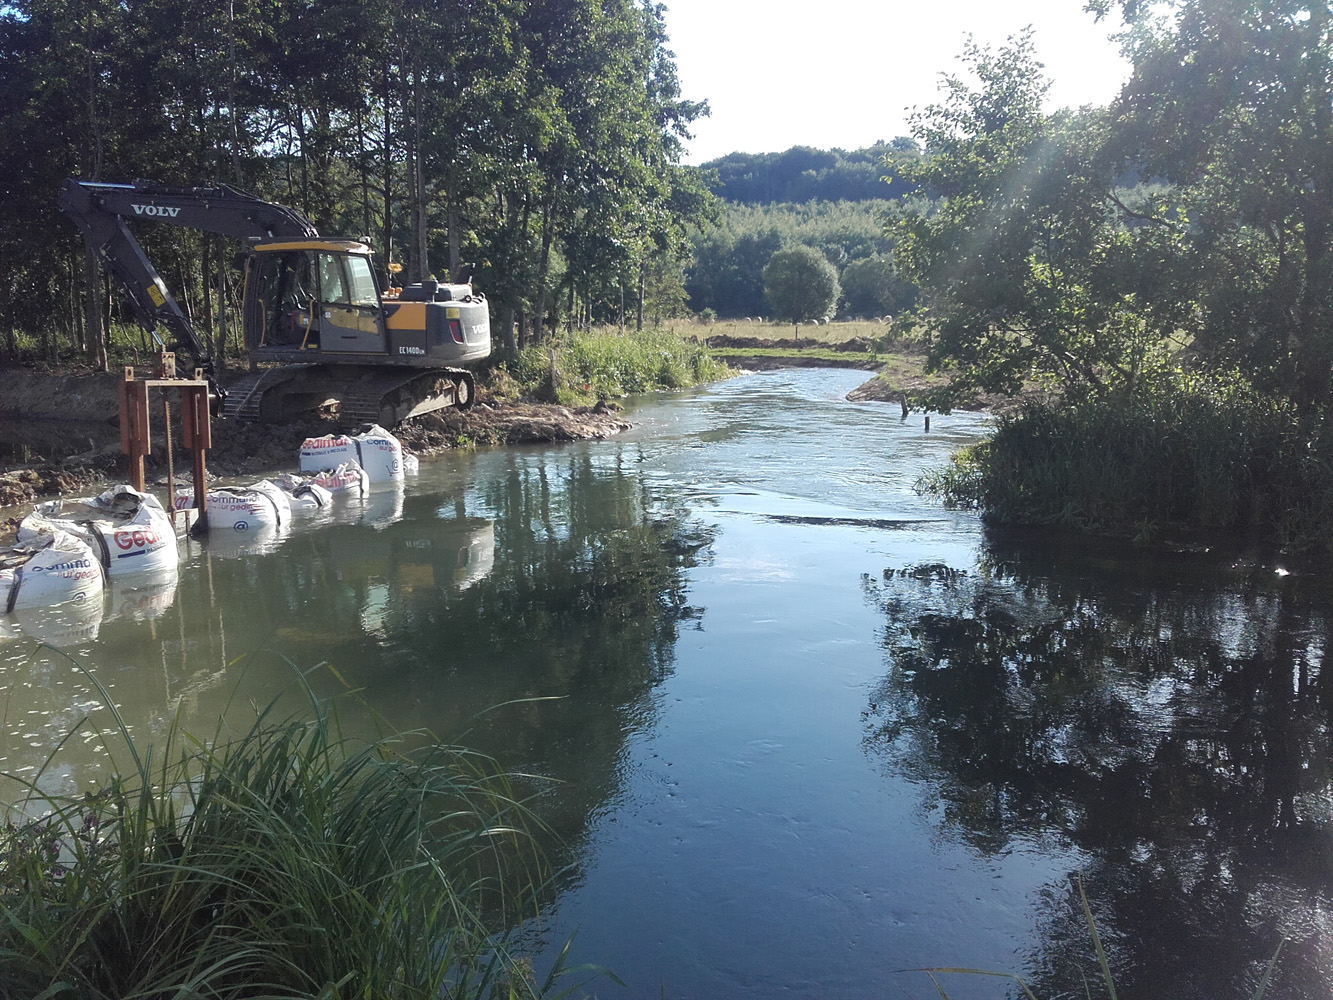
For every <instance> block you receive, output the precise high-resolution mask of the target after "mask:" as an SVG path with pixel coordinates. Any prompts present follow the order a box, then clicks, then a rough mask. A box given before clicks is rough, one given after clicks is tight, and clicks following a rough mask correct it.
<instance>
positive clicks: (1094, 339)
mask: <svg viewBox="0 0 1333 1000" xmlns="http://www.w3.org/2000/svg"><path fill="white" fill-rule="evenodd" d="M964 60H965V62H966V63H967V64H968V67H969V69H970V70H971V72H972V74H973V76H974V77H975V79H976V81H977V84H978V85H977V86H973V85H972V84H971V83H970V82H969V81H968V80H965V79H962V78H960V77H955V76H951V77H946V79H945V93H944V98H943V100H942V101H941V102H940V103H938V104H935V105H932V106H930V107H928V108H926V109H925V111H923V112H921V113H920V114H918V115H917V116H916V118H915V120H914V122H913V128H914V132H915V133H916V135H917V138H918V139H919V140H921V141H922V143H923V145H924V146H925V148H926V150H927V155H926V156H924V157H923V158H921V159H920V160H917V161H914V162H911V163H909V164H907V166H906V167H905V169H906V170H907V172H908V174H909V176H910V177H911V178H912V180H914V181H915V182H916V183H918V184H920V185H922V186H923V187H924V188H926V189H928V190H929V191H930V192H932V193H933V194H934V195H935V196H936V197H937V198H938V199H939V202H938V207H937V209H936V210H934V211H929V210H923V211H903V212H902V213H900V214H899V215H897V216H896V217H894V218H893V219H892V220H891V221H890V223H889V231H890V233H891V235H892V236H893V237H895V239H896V241H897V243H896V248H895V259H896V261H897V264H898V267H899V269H900V270H901V272H902V273H903V274H904V275H905V276H906V277H907V278H908V279H910V280H912V281H915V282H916V283H917V284H918V285H919V286H921V288H922V291H923V293H924V297H925V300H926V306H925V308H924V310H923V311H922V313H921V315H920V316H919V317H918V320H919V323H918V325H919V326H920V328H921V329H922V330H923V331H924V333H925V336H926V337H927V338H928V344H929V364H930V365H931V367H932V368H934V369H940V368H946V367H947V368H953V369H954V370H955V372H956V375H955V377H954V379H953V385H952V387H951V388H950V389H946V390H943V391H941V392H940V393H936V394H934V396H933V398H932V400H931V401H930V405H938V406H947V405H948V403H949V401H950V398H951V396H953V395H955V394H957V393H960V392H970V391H974V390H982V391H988V392H1006V393H1010V394H1013V393H1016V392H1018V391H1019V390H1020V389H1021V388H1022V386H1023V384H1024V383H1025V382H1026V381H1027V380H1029V379H1031V378H1033V377H1038V378H1047V379H1050V380H1053V381H1055V382H1056V383H1057V384H1058V385H1059V386H1060V387H1062V388H1063V389H1064V390H1065V391H1078V392H1086V393H1108V392H1115V393H1133V392H1134V391H1135V389H1136V388H1137V386H1138V384H1139V379H1140V376H1141V375H1142V373H1143V371H1144V370H1145V368H1148V367H1151V364H1152V363H1153V362H1154V361H1155V360H1157V359H1159V358H1160V356H1161V352H1162V348H1163V343H1162V338H1163V332H1164V331H1173V330H1176V329H1178V328H1180V327H1182V326H1183V325H1184V324H1186V323H1187V322H1188V318H1189V307H1188V305H1189V304H1188V302H1183V301H1181V300H1179V299H1177V298H1176V297H1175V296H1174V295H1173V294H1170V293H1169V292H1168V293H1167V294H1162V292H1163V289H1166V288H1168V284H1169V283H1168V277H1169V274H1170V271H1171V267H1170V266H1167V265H1164V264H1163V263H1162V262H1163V261H1164V260H1165V261H1172V260H1175V259H1177V256H1178V255H1177V254H1176V249H1177V247H1176V246H1175V243H1176V242H1177V241H1178V239H1179V233H1178V231H1176V230H1174V229H1172V228H1170V227H1151V226H1140V227H1128V226H1125V225H1122V224H1121V210H1120V209H1119V208H1118V207H1117V205H1116V203H1115V201H1114V199H1113V197H1112V191H1111V180H1110V177H1109V175H1108V174H1107V173H1106V172H1105V171H1103V170H1100V169H1099V168H1098V167H1097V165H1096V162H1097V158H1098V153H1099V151H1100V149H1101V147H1102V144H1103V143H1104V141H1105V135H1106V131H1107V127H1108V122H1107V119H1106V116H1105V115H1104V114H1103V113H1100V112H1097V111H1091V110H1089V111H1083V112H1078V113H1069V112H1061V113H1058V114H1056V115H1052V116H1047V115H1045V114H1044V113H1043V111H1042V107H1041V105H1042V100H1043V98H1044V96H1045V92H1046V88H1047V83H1046V81H1045V79H1044V77H1043V76H1042V73H1041V64H1040V63H1038V62H1037V61H1036V59H1035V57H1034V55H1033V49H1032V42H1031V37H1030V33H1024V34H1022V35H1020V36H1018V37H1016V38H1012V39H1010V41H1009V43H1008V44H1007V45H1005V46H1003V47H1002V48H1001V49H1000V50H999V51H997V52H992V51H991V50H990V49H989V48H980V47H978V46H976V45H973V44H971V43H969V45H968V46H967V48H966V50H965V55H964Z"/></svg>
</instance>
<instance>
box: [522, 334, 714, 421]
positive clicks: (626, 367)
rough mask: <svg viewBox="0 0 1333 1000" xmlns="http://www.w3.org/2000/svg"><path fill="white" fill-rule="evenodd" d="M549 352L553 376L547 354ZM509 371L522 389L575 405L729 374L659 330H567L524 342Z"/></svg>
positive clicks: (702, 350) (699, 349) (697, 348)
mask: <svg viewBox="0 0 1333 1000" xmlns="http://www.w3.org/2000/svg"><path fill="white" fill-rule="evenodd" d="M552 350H554V351H555V355H556V356H555V380H554V383H553V382H552V379H551V356H550V352H551V351H552ZM511 372H512V374H513V376H514V378H515V380H516V381H517V382H518V384H519V387H520V389H521V390H522V391H524V392H526V393H528V394H530V395H533V396H536V397H538V398H541V399H545V400H547V401H550V402H559V403H564V404H566V405H578V404H586V403H591V402H594V401H596V400H598V399H609V398H614V397H617V396H624V395H627V394H629V393H635V392H651V391H652V390H654V389H681V388H684V387H686V386H691V385H697V384H699V383H702V382H712V381H716V380H717V379H721V378H726V377H727V376H728V375H730V374H732V372H731V369H729V368H728V367H727V366H726V365H725V364H724V363H723V362H721V361H719V360H717V359H716V358H714V357H713V356H712V354H711V353H710V352H709V350H708V349H707V348H706V347H704V346H702V345H700V344H697V343H690V342H688V341H685V340H682V339H681V338H680V337H679V336H676V335H674V334H671V333H668V332H666V331H663V330H645V331H643V332H641V333H626V334H622V335H617V334H615V333H611V332H595V333H573V334H565V335H562V336H561V337H559V338H557V339H555V340H552V341H549V342H547V343H543V344H541V345H538V346H535V347H526V348H524V349H523V350H522V351H520V352H519V355H518V358H517V360H516V361H514V362H513V364H512V366H511Z"/></svg>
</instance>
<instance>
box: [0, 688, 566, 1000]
mask: <svg viewBox="0 0 1333 1000" xmlns="http://www.w3.org/2000/svg"><path fill="white" fill-rule="evenodd" d="M108 701H109V699H108ZM314 709H315V711H314V718H313V719H312V720H311V721H294V720H293V721H276V720H273V719H271V718H269V717H268V716H267V714H260V716H259V717H258V718H257V719H256V721H255V723H254V725H253V726H252V727H251V728H250V730H249V731H248V732H245V733H244V734H243V735H240V736H235V735H232V734H231V733H229V732H228V731H227V730H226V729H225V728H219V730H218V731H217V732H216V733H215V734H213V737H212V738H211V739H209V740H207V741H201V740H198V739H195V738H194V737H192V736H190V735H189V734H188V733H185V732H182V731H180V730H178V729H175V728H173V729H172V731H171V732H170V733H169V734H168V736H167V738H166V740H165V741H164V742H163V743H162V744H160V745H153V744H143V743H136V742H135V741H134V740H133V739H132V738H131V737H130V736H129V734H128V733H127V732H126V731H125V730H124V728H123V727H122V728H121V733H120V737H121V740H122V745H120V746H118V747H115V748H111V749H113V759H114V758H115V757H119V758H120V768H119V772H118V773H117V774H116V775H115V776H114V777H113V778H112V780H110V781H109V782H108V783H107V784H106V785H104V786H103V787H102V788H101V789H100V790H99V791H97V792H95V793H89V794H87V795H85V796H82V797H79V798H62V797H59V796H55V795H48V794H44V793H41V792H39V791H38V790H37V788H38V785H39V784H40V778H39V779H37V780H36V781H34V783H33V785H32V786H31V788H32V792H31V795H30V797H29V799H28V800H27V801H25V802H23V803H19V804H16V805H15V806H12V807H11V808H10V810H9V816H8V824H7V826H6V827H5V829H4V830H3V831H2V832H0V915H2V916H3V920H2V921H0V993H3V994H4V995H5V996H16V997H17V996H39V995H40V996H44V997H64V996H68V997H81V998H99V997H104V998H118V997H136V996H142V997H147V996H191V997H200V998H224V997H225V998H232V997H234V998H240V997H250V996H257V995H261V994H262V995H273V996H283V997H312V998H313V997H331V996H374V997H384V998H395V997H397V998H406V997H413V998H421V1000H426V998H433V997H437V996H440V995H441V993H442V991H443V990H445V989H448V991H449V995H450V996H460V997H484V996H487V995H488V993H489V991H490V989H491V987H492V986H493V985H495V984H504V985H506V987H507V988H510V989H521V991H522V992H521V995H534V994H535V992H536V988H535V986H533V985H532V984H530V983H527V982H525V977H524V976H523V975H522V973H521V971H520V967H519V966H518V965H517V964H516V963H515V962H514V960H513V959H512V958H511V957H510V956H509V954H508V951H507V949H506V946H505V944H504V940H505V934H504V933H503V931H504V928H505V926H506V925H507V923H508V921H511V920H513V919H514V917H515V915H516V914H517V913H519V912H521V910H522V908H523V907H524V904H525V901H527V900H529V899H530V898H531V897H530V893H531V892H532V890H533V889H535V887H536V885H537V883H539V882H540V881H542V880H543V878H544V876H542V874H541V871H542V863H541V861H540V859H539V858H538V857H537V855H536V853H535V851H534V849H533V847H532V844H531V841H530V840H529V838H528V837H527V835H526V834H525V833H524V832H523V829H524V827H525V826H526V825H527V824H528V823H529V820H528V816H527V813H526V811H525V810H524V808H523V807H522V806H521V805H520V804H519V803H518V802H517V800H516V799H515V798H514V794H513V790H512V789H511V787H510V785H509V783H508V782H507V780H506V779H505V778H504V777H503V776H502V775H501V774H499V773H498V771H497V770H496V768H495V765H494V764H492V763H491V762H490V761H489V760H486V759H483V758H480V757H478V756H476V755H475V754H472V753H470V752H468V751H466V750H463V749H459V748H453V747H442V746H434V745H430V744H429V741H428V740H422V739H408V738H401V737H400V738H396V739H385V740H380V741H375V742H370V743H363V742H360V741H355V740H351V739H347V738H344V737H342V736H341V735H340V734H339V732H338V728H337V724H336V719H335V717H334V716H333V715H332V713H331V710H330V709H329V707H328V706H326V705H322V704H316V705H314ZM423 742H424V743H426V746H425V748H424V749H420V750H414V749H412V748H411V744H412V743H416V744H418V745H420V744H422V743H423ZM513 995H520V994H518V993H515V994H513Z"/></svg>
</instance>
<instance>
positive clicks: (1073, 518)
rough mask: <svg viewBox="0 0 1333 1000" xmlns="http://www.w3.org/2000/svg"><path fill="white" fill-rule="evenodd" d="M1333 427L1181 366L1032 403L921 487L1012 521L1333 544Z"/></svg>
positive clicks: (1290, 545) (1140, 534) (1236, 382)
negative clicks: (1138, 381)
mask: <svg viewBox="0 0 1333 1000" xmlns="http://www.w3.org/2000/svg"><path fill="white" fill-rule="evenodd" d="M1331 460H1333V433H1330V429H1329V427H1328V423H1327V421H1326V420H1325V419H1324V417H1323V416H1322V415H1321V416H1317V417H1308V416H1306V417H1302V416H1301V415H1299V414H1298V413H1297V412H1296V409H1295V407H1293V406H1292V405H1291V404H1289V403H1287V402H1286V401H1284V400H1280V399H1275V398H1273V397H1270V396H1265V395H1262V394H1260V393H1258V392H1256V391H1255V390H1253V389H1251V388H1250V387H1249V386H1247V385H1246V384H1245V383H1244V382H1243V380H1241V379H1239V378H1238V377H1234V376H1230V377H1220V376H1202V375H1189V374H1184V373H1176V374H1174V375H1172V376H1170V377H1169V378H1165V379H1163V380H1162V381H1161V382H1160V383H1159V384H1158V385H1156V386H1154V387H1153V388H1151V389H1148V390H1145V391H1143V392H1141V393H1140V394H1138V395H1137V396H1135V397H1134V398H1132V399H1131V400H1128V401H1124V400H1119V399H1113V398H1105V397H1103V398H1094V399H1087V400H1082V401H1074V402H1054V403H1051V402H1046V403H1030V404H1028V405H1026V406H1024V407H1022V408H1020V409H1019V410H1017V411H1015V412H1013V413H1011V414H1008V415H1006V416H1004V417H1002V418H1001V419H1000V421H999V424H998V427H997V429H996V432H995V435H994V437H993V438H992V439H991V440H989V441H986V442H984V443H982V444H979V445H975V446H973V447H971V448H968V449H965V450H964V451H962V452H961V453H959V454H958V455H956V456H954V458H953V460H952V461H951V463H950V464H949V465H948V466H947V467H946V468H944V469H942V470H940V471H938V472H936V473H934V474H932V475H928V476H926V477H925V478H924V479H923V480H922V481H921V483H920V484H919V489H921V490H922V491H923V492H928V493H933V494H936V495H938V496H940V497H942V498H943V499H944V500H945V501H946V502H947V503H950V504H952V505H956V506H966V507H974V508H978V509H980V510H981V511H983V512H984V514H985V516H986V517H988V518H990V519H993V520H995V521H997V522H1001V523H1008V524H1028V525H1052V526H1062V527H1070V528H1077V529H1081V530H1086V531H1093V532H1098V533H1105V534H1113V535H1126V536H1131V537H1137V538H1140V539H1150V538H1152V537H1153V536H1154V535H1156V534H1157V533H1159V532H1160V531H1162V530H1165V529H1183V530H1186V531H1217V530H1223V531H1227V532H1235V533H1243V534H1245V535H1246V536H1248V537H1251V538H1253V539H1255V540H1261V541H1266V542H1271V543H1273V544H1276V545H1279V546H1282V547H1284V548H1287V549H1292V550H1298V549H1328V548H1330V547H1333V465H1331Z"/></svg>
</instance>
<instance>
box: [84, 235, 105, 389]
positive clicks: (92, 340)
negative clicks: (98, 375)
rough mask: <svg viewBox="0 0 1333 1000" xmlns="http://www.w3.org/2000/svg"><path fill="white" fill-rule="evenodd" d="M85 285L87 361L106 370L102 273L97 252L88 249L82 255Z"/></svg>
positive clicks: (98, 368)
mask: <svg viewBox="0 0 1333 1000" xmlns="http://www.w3.org/2000/svg"><path fill="white" fill-rule="evenodd" d="M83 281H84V287H85V308H84V323H85V329H86V330H87V341H88V361H89V362H90V363H91V364H92V366H93V368H94V369H96V370H97V371H99V372H104V371H106V370H107V360H106V330H105V329H104V328H103V326H102V294H101V293H102V274H101V268H100V267H98V264H97V254H95V253H93V251H92V250H91V249H89V250H88V251H87V252H86V253H85V254H84V257H83Z"/></svg>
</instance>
